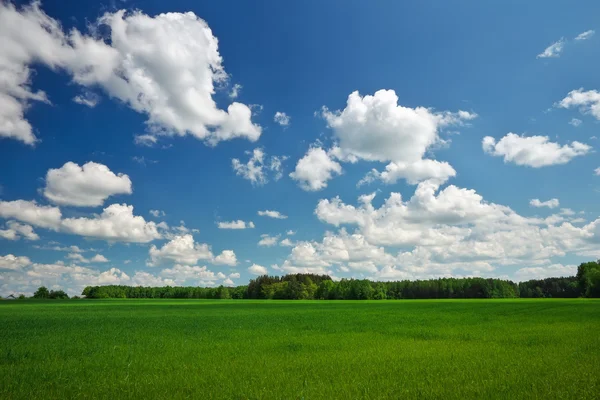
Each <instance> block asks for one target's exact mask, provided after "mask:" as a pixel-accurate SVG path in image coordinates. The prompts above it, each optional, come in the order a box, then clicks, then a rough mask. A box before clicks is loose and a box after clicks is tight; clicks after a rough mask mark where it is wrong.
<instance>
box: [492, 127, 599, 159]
mask: <svg viewBox="0 0 600 400" xmlns="http://www.w3.org/2000/svg"><path fill="white" fill-rule="evenodd" d="M482 147H483V151H484V152H486V153H487V154H490V155H492V156H497V157H503V158H504V162H505V163H514V164H516V165H522V166H527V167H532V168H541V167H547V166H550V165H559V164H566V163H568V162H569V161H571V160H572V159H573V158H575V157H580V156H584V155H586V154H588V153H589V152H590V151H591V150H592V147H591V146H588V145H587V144H585V143H580V142H577V141H573V142H571V143H570V144H565V145H562V146H561V145H560V144H558V143H555V142H551V141H550V138H548V136H519V135H517V134H515V133H508V134H507V135H506V136H504V137H503V138H501V139H500V140H499V141H496V139H494V138H493V137H491V136H486V137H484V138H483V141H482Z"/></svg>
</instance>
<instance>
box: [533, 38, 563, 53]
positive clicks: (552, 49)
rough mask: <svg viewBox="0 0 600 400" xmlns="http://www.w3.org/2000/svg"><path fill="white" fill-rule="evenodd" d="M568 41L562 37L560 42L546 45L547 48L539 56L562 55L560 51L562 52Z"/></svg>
mask: <svg viewBox="0 0 600 400" xmlns="http://www.w3.org/2000/svg"><path fill="white" fill-rule="evenodd" d="M565 44H566V41H565V39H564V38H561V39H560V40H559V41H558V42H554V43H552V44H551V45H550V46H548V47H546V49H545V50H544V51H543V52H541V53H540V54H538V55H537V58H555V57H560V53H562V51H563V49H564V47H565Z"/></svg>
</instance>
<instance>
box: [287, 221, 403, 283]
mask: <svg viewBox="0 0 600 400" xmlns="http://www.w3.org/2000/svg"><path fill="white" fill-rule="evenodd" d="M393 262H394V257H392V256H391V255H390V254H387V253H386V252H385V249H384V248H383V247H378V246H374V245H372V244H370V243H368V242H367V240H366V238H365V237H364V236H363V235H361V234H348V233H347V232H346V231H345V230H343V229H342V230H341V231H340V232H339V234H338V235H335V234H333V233H331V232H327V233H326V234H325V237H324V238H323V240H322V241H321V242H314V241H313V242H299V243H297V244H296V245H295V246H294V248H293V249H292V251H291V254H290V256H289V257H288V258H287V260H286V261H285V262H284V263H283V264H282V265H281V266H279V268H280V269H281V270H282V271H284V272H287V273H318V274H325V273H328V268H331V267H332V266H334V265H335V266H338V267H339V266H341V267H343V268H345V269H347V270H348V271H354V272H358V273H376V272H377V265H384V264H392V263H393Z"/></svg>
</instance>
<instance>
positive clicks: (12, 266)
mask: <svg viewBox="0 0 600 400" xmlns="http://www.w3.org/2000/svg"><path fill="white" fill-rule="evenodd" d="M30 264H31V261H30V260H29V258H27V257H17V256H15V255H12V254H7V255H5V256H0V270H2V269H4V270H18V269H21V268H23V267H25V266H27V265H30Z"/></svg>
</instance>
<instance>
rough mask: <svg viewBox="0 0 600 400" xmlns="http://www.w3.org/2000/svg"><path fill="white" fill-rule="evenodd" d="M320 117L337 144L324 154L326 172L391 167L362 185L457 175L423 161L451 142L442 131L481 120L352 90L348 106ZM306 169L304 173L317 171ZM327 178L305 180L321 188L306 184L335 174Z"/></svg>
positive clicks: (388, 92) (438, 164)
mask: <svg viewBox="0 0 600 400" xmlns="http://www.w3.org/2000/svg"><path fill="white" fill-rule="evenodd" d="M321 115H322V116H323V118H325V120H326V121H327V124H328V126H329V128H331V129H332V131H333V134H334V140H335V141H336V143H337V144H336V146H334V147H333V148H332V149H331V150H329V151H328V152H325V151H324V150H322V149H321V151H320V154H319V155H320V158H319V160H320V161H321V164H323V163H326V165H329V168H326V169H324V170H325V171H334V172H337V173H338V174H339V173H341V166H339V164H337V163H335V161H333V160H334V159H337V160H339V161H344V162H356V161H358V160H366V161H379V162H388V163H389V164H388V165H387V167H386V170H385V171H383V172H379V171H377V170H376V169H374V170H372V171H371V172H370V173H369V174H368V175H367V176H366V177H365V178H364V179H363V180H361V182H360V183H361V184H362V183H369V182H372V181H374V180H382V181H383V182H384V183H394V182H396V181H397V180H398V179H406V180H408V181H409V182H410V183H412V184H416V183H418V182H420V181H423V180H427V179H437V180H439V181H441V182H444V181H446V180H447V179H448V178H450V177H452V176H454V175H456V171H454V169H453V168H452V166H450V164H448V163H447V162H439V161H435V160H431V159H426V158H424V157H425V155H426V153H427V152H428V151H430V150H433V149H434V148H436V147H439V146H440V145H442V144H444V143H447V141H444V140H443V139H442V138H441V137H440V131H441V130H443V129H444V128H447V127H449V126H451V125H457V126H465V125H468V123H469V121H472V120H473V119H475V118H476V117H477V114H475V113H472V112H468V111H463V110H460V111H458V112H455V113H453V112H448V111H444V112H435V111H434V110H432V109H428V108H425V107H416V108H410V107H404V106H402V105H400V104H398V96H397V95H396V92H395V91H393V90H379V91H377V92H375V94H374V95H365V96H361V95H360V94H359V93H358V92H353V93H351V94H350V95H349V96H348V100H347V104H346V108H344V109H343V110H341V111H339V110H338V111H333V112H332V111H330V110H329V109H327V107H323V111H322V113H321ZM326 156H328V157H326ZM306 158H307V157H305V159H306ZM303 160H304V159H303ZM301 161H302V160H301ZM333 163H335V164H337V165H335V164H333ZM306 164H308V163H306ZM311 164H312V163H311ZM299 165H300V163H299ZM309 166H310V164H309V165H306V167H309ZM306 167H305V168H304V169H305V170H308V171H311V170H314V168H306ZM297 170H298V167H297ZM325 178H326V179H312V180H310V179H305V180H306V181H308V182H311V181H315V182H316V184H314V185H308V184H305V185H304V186H305V187H307V188H312V190H318V189H320V188H323V187H325V185H324V182H326V181H327V180H328V179H330V178H331V175H325Z"/></svg>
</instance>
